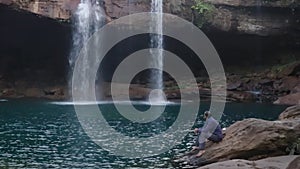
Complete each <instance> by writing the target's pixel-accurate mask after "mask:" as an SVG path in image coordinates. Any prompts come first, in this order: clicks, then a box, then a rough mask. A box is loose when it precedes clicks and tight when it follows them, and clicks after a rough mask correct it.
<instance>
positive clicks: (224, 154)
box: [173, 108, 300, 166]
mask: <svg viewBox="0 0 300 169" xmlns="http://www.w3.org/2000/svg"><path fill="white" fill-rule="evenodd" d="M292 110H293V111H292ZM287 111H290V112H293V113H292V114H298V113H299V110H298V109H294V108H290V109H287V110H286V111H285V112H284V114H287V113H286V112H287ZM294 111H295V112H294ZM284 117H286V115H281V117H280V119H286V120H282V121H266V120H260V119H245V120H243V121H239V122H236V123H234V124H233V125H231V126H230V127H229V128H228V129H227V131H226V136H225V138H224V139H223V141H222V142H220V143H217V144H215V143H211V142H209V143H208V144H207V147H206V152H205V153H204V155H203V156H201V157H196V156H195V154H196V153H197V152H191V153H188V154H186V155H184V156H182V157H179V158H177V159H175V160H174V161H173V164H174V166H185V165H188V166H203V165H207V164H210V163H214V162H220V161H225V160H231V159H245V160H258V159H263V158H267V157H274V156H280V155H287V154H288V152H287V151H286V149H287V147H289V146H290V145H291V144H294V143H295V142H297V141H298V138H299V136H300V118H295V119H290V118H284ZM242 162H243V163H245V162H244V161H242Z"/></svg>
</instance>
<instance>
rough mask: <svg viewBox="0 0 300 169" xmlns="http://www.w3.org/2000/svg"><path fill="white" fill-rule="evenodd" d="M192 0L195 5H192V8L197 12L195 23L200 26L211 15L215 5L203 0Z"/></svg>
mask: <svg viewBox="0 0 300 169" xmlns="http://www.w3.org/2000/svg"><path fill="white" fill-rule="evenodd" d="M194 1H195V5H193V6H192V9H193V10H195V11H196V12H197V13H198V14H199V17H197V21H196V24H197V26H199V27H200V28H201V27H202V26H203V25H204V24H205V23H206V22H207V21H208V20H209V19H210V18H211V17H212V14H213V12H214V10H215V6H214V5H213V4H211V3H207V2H204V1H203V0H194Z"/></svg>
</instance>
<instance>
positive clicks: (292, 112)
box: [279, 105, 300, 120]
mask: <svg viewBox="0 0 300 169" xmlns="http://www.w3.org/2000/svg"><path fill="white" fill-rule="evenodd" d="M297 118H298V119H299V118H300V105H296V106H292V107H288V108H287V109H286V110H285V111H284V112H282V113H281V114H280V116H279V120H289V119H297Z"/></svg>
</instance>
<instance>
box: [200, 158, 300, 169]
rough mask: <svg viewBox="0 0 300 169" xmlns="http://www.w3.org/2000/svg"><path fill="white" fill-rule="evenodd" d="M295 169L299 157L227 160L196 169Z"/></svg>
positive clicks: (297, 166) (299, 164)
mask: <svg viewBox="0 0 300 169" xmlns="http://www.w3.org/2000/svg"><path fill="white" fill-rule="evenodd" d="M267 168H268V169H296V168H300V156H279V157H271V158H266V159H262V160H258V161H248V160H229V161H224V162H219V163H215V164H210V165H207V166H204V167H200V168H198V169H267Z"/></svg>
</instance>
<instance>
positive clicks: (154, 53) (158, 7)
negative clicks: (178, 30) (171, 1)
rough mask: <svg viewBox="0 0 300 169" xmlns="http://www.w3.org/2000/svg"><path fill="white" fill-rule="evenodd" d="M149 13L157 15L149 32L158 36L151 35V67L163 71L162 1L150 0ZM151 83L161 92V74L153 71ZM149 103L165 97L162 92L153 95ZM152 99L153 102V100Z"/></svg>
mask: <svg viewBox="0 0 300 169" xmlns="http://www.w3.org/2000/svg"><path fill="white" fill-rule="evenodd" d="M151 12H156V13H157V14H158V15H153V17H152V22H151V26H150V30H151V32H157V33H158V34H152V35H151V49H150V53H151V57H152V58H151V60H152V61H151V66H153V67H154V68H156V69H160V70H163V52H162V50H155V48H156V49H163V17H162V14H163V0H152V3H151ZM151 83H152V84H153V88H154V89H159V90H163V72H162V71H153V72H152V74H151ZM154 95H155V96H154V97H152V99H151V101H154V102H162V101H165V97H164V95H163V93H162V92H156V93H154ZM153 98H154V100H153Z"/></svg>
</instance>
